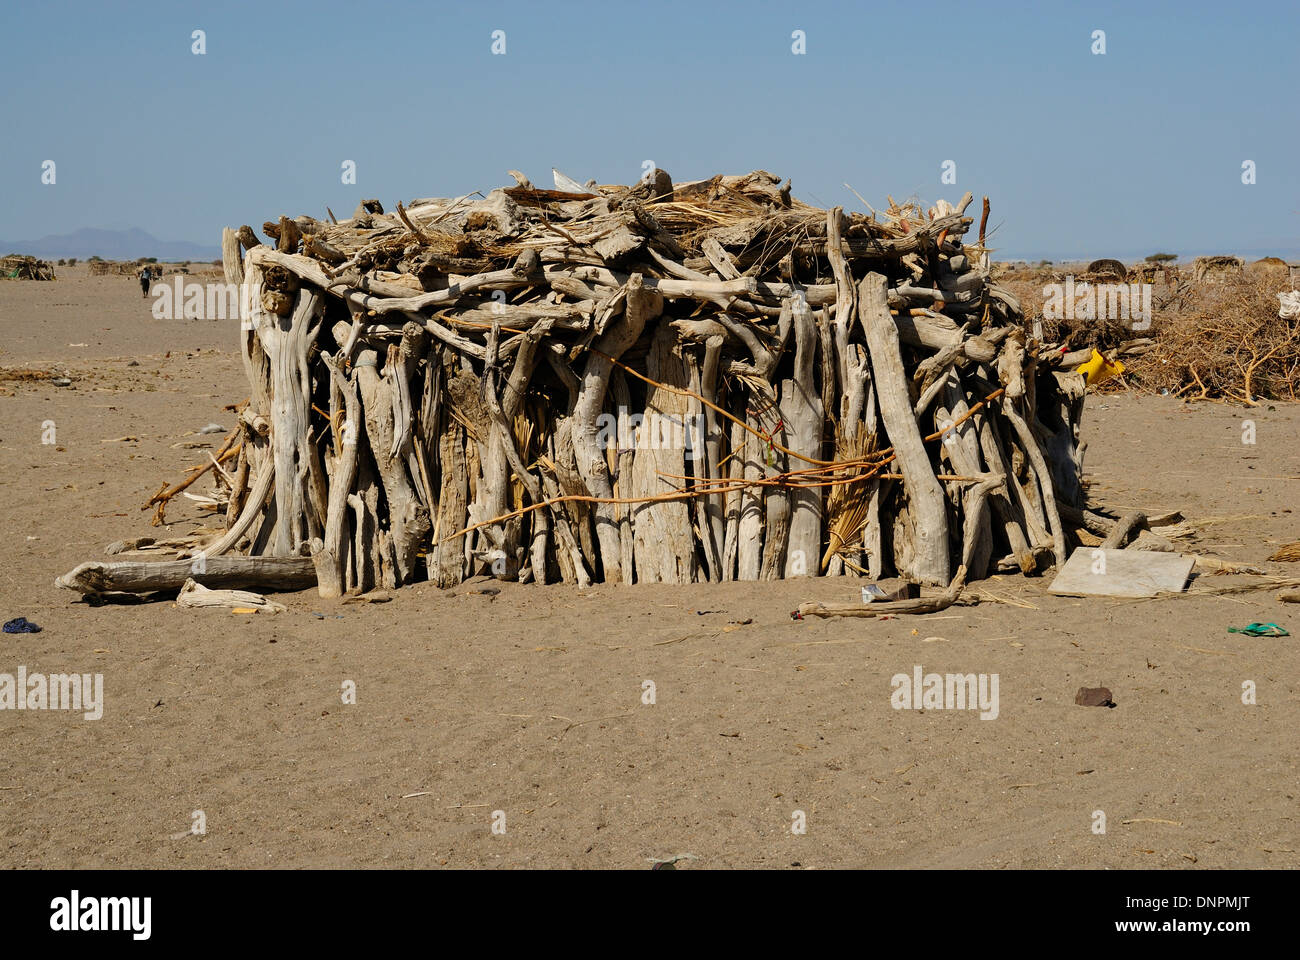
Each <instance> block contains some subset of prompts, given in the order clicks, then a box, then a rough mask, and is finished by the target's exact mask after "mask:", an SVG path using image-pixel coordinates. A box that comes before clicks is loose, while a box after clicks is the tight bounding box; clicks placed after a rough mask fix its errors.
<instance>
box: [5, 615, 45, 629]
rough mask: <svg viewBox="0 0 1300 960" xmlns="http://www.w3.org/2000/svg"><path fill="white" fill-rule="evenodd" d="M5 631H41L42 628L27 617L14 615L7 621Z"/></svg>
mask: <svg viewBox="0 0 1300 960" xmlns="http://www.w3.org/2000/svg"><path fill="white" fill-rule="evenodd" d="M4 631H5V633H40V632H41V628H40V627H38V626H37V625H36V624H34V623H32V622H31V621H30V620H28V619H27V618H26V617H14V619H12V620H8V621H6V622H5V626H4Z"/></svg>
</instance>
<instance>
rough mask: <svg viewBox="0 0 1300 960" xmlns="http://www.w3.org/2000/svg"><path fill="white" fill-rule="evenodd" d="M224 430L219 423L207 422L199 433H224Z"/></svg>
mask: <svg viewBox="0 0 1300 960" xmlns="http://www.w3.org/2000/svg"><path fill="white" fill-rule="evenodd" d="M226 432H228V431H227V430H226V428H225V427H223V426H222V425H221V424H219V423H209V424H208V425H207V426H206V427H204V428H203V429H201V430H200V431H199V433H226Z"/></svg>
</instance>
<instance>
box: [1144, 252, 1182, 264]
mask: <svg viewBox="0 0 1300 960" xmlns="http://www.w3.org/2000/svg"><path fill="white" fill-rule="evenodd" d="M1177 259H1178V254H1176V253H1153V254H1151V256H1149V257H1147V258H1146V262H1147V263H1167V262H1168V261H1170V260H1177Z"/></svg>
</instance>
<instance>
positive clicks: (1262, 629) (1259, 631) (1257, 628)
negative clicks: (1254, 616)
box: [1228, 623, 1291, 637]
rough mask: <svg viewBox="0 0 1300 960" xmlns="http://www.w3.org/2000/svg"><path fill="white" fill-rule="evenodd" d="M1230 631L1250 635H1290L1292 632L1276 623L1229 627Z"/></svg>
mask: <svg viewBox="0 0 1300 960" xmlns="http://www.w3.org/2000/svg"><path fill="white" fill-rule="evenodd" d="M1228 632H1229V633H1244V634H1245V635H1246V636H1248V637H1289V636H1291V634H1289V633H1287V632H1286V631H1285V630H1284V629H1282V628H1281V627H1279V626H1278V625H1277V624H1276V623H1252V624H1249V625H1247V626H1244V627H1229V628H1228Z"/></svg>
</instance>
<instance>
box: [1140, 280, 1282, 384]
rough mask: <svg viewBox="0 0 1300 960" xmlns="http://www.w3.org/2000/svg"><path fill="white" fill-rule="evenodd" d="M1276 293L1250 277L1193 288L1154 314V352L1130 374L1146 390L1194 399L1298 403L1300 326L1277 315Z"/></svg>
mask: <svg viewBox="0 0 1300 960" xmlns="http://www.w3.org/2000/svg"><path fill="white" fill-rule="evenodd" d="M1279 289H1280V288H1279V284H1278V283H1277V281H1276V280H1275V279H1270V278H1267V277H1250V276H1245V277H1242V278H1240V279H1237V280H1233V281H1230V282H1227V283H1221V284H1203V285H1193V286H1190V287H1189V288H1187V289H1186V290H1185V291H1184V292H1183V293H1182V294H1181V295H1180V296H1178V297H1177V298H1175V300H1174V302H1172V303H1170V304H1168V305H1167V306H1166V307H1165V308H1164V309H1158V310H1156V311H1155V322H1154V323H1153V324H1152V330H1153V332H1154V336H1155V341H1156V342H1155V347H1154V348H1153V349H1152V350H1151V351H1150V352H1149V353H1146V354H1144V355H1143V356H1141V357H1138V358H1135V359H1134V360H1133V361H1132V363H1131V364H1130V370H1131V371H1132V373H1133V375H1134V376H1135V377H1136V378H1137V379H1138V380H1139V381H1140V382H1141V383H1142V385H1144V386H1147V387H1150V388H1151V389H1154V390H1162V389H1163V390H1168V391H1169V392H1170V393H1171V394H1175V395H1182V396H1186V397H1189V398H1191V399H1197V400H1206V399H1220V398H1221V399H1227V400H1236V401H1240V402H1242V403H1248V404H1253V403H1255V402H1256V401H1257V400H1260V399H1270V400H1295V399H1296V390H1297V389H1300V325H1297V323H1296V321H1294V320H1283V319H1282V318H1281V317H1279V316H1278V315H1277V311H1278V299H1277V294H1278V291H1279Z"/></svg>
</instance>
